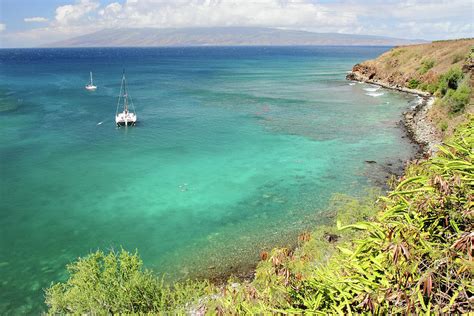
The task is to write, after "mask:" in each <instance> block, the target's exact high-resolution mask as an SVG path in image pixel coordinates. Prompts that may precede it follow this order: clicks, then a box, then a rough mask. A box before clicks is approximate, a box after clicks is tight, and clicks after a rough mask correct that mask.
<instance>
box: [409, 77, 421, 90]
mask: <svg viewBox="0 0 474 316" xmlns="http://www.w3.org/2000/svg"><path fill="white" fill-rule="evenodd" d="M419 85H420V81H419V80H417V79H410V81H408V88H410V89H416V88H417V87H418V86H419Z"/></svg>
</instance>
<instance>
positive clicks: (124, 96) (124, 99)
mask: <svg viewBox="0 0 474 316" xmlns="http://www.w3.org/2000/svg"><path fill="white" fill-rule="evenodd" d="M122 83H123V108H124V111H125V113H128V94H127V81H126V80H125V71H124V73H123V78H122Z"/></svg>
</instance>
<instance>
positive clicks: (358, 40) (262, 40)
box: [43, 27, 424, 47]
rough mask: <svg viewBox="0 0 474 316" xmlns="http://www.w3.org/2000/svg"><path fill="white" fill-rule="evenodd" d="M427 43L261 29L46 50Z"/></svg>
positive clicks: (107, 34)
mask: <svg viewBox="0 0 474 316" xmlns="http://www.w3.org/2000/svg"><path fill="white" fill-rule="evenodd" d="M421 42H424V41H422V40H406V39H399V38H391V37H382V36H369V35H354V34H338V33H313V32H305V31H294V30H281V29H273V28H261V27H206V28H204V27H203V28H169V29H157V28H129V29H106V30H102V31H98V32H95V33H92V34H88V35H83V36H79V37H74V38H71V39H68V40H64V41H60V42H55V43H51V44H47V45H43V46H45V47H107V46H109V47H114V46H115V47H116V46H243V45H249V46H256V45H275V46H277V45H281V46H285V45H370V46H383V45H386V46H392V45H406V44H414V43H421Z"/></svg>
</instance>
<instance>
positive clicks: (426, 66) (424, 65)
mask: <svg viewBox="0 0 474 316" xmlns="http://www.w3.org/2000/svg"><path fill="white" fill-rule="evenodd" d="M434 65H435V61H434V60H433V59H426V60H423V61H422V62H421V67H420V68H419V69H418V72H419V73H420V74H421V75H424V74H425V73H427V72H428V70H430V69H431V68H433V67H434Z"/></svg>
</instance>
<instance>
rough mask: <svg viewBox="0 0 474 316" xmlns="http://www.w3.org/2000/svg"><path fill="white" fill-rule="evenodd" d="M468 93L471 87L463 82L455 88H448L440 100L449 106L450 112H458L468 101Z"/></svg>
mask: <svg viewBox="0 0 474 316" xmlns="http://www.w3.org/2000/svg"><path fill="white" fill-rule="evenodd" d="M470 94H471V89H470V88H469V86H468V85H467V84H466V83H463V84H461V85H460V86H459V87H458V88H457V89H456V90H452V89H449V90H448V93H447V94H446V95H445V96H444V98H443V100H442V101H443V103H444V104H446V105H447V106H449V111H450V112H451V113H458V112H461V111H463V110H464V108H465V107H466V105H467V104H468V103H469V98H470Z"/></svg>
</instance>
